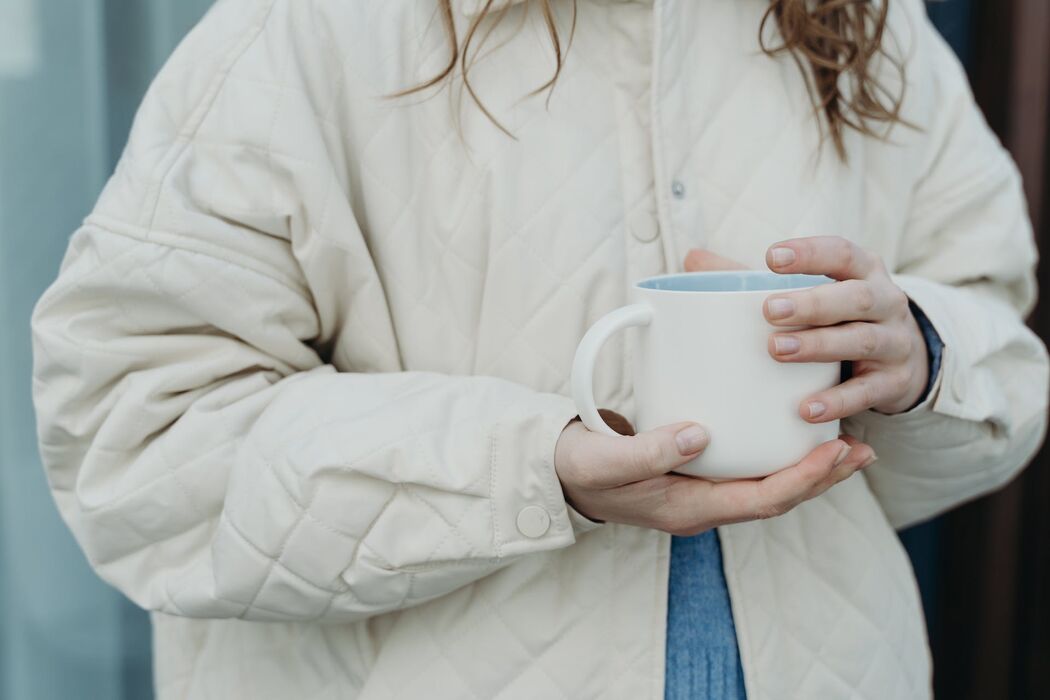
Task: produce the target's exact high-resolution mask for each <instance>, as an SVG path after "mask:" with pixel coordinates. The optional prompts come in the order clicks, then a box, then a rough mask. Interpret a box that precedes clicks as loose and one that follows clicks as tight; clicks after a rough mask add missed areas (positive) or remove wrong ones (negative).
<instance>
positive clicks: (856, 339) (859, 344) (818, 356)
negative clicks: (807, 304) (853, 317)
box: [769, 321, 911, 362]
mask: <svg viewBox="0 0 1050 700" xmlns="http://www.w3.org/2000/svg"><path fill="white" fill-rule="evenodd" d="M910 351H911V348H910V345H909V344H908V343H906V342H903V341H902V340H901V339H900V338H899V337H898V335H897V334H896V333H895V332H894V331H893V330H891V329H890V327H889V326H887V325H885V324H881V323H865V322H863V321H857V322H856V323H846V324H843V325H841V326H830V327H827V328H811V329H809V330H804V331H795V332H793V333H774V334H773V335H771V336H770V337H769V354H770V355H771V356H772V357H773V359H775V360H777V361H778V362H840V361H844V360H880V361H893V360H898V359H903V358H905V357H907V356H908V353H909V352H910Z"/></svg>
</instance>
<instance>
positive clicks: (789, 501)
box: [555, 420, 875, 535]
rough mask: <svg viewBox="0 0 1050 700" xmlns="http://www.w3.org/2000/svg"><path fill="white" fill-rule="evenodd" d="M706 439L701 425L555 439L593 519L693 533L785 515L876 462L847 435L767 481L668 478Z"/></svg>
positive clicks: (570, 430)
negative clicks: (626, 433)
mask: <svg viewBox="0 0 1050 700" xmlns="http://www.w3.org/2000/svg"><path fill="white" fill-rule="evenodd" d="M631 432H633V431H631ZM708 440H709V438H708V436H707V432H706V431H705V430H704V429H703V428H702V427H701V426H699V425H697V424H696V423H676V424H674V425H668V426H664V427H662V428H656V429H654V430H650V431H647V432H643V433H639V434H637V435H618V436H615V437H614V436H610V435H603V434H600V433H593V432H591V431H589V430H588V429H587V428H586V427H585V426H584V425H583V423H581V422H580V421H578V420H576V421H573V422H571V423H569V425H567V426H566V427H565V429H564V430H563V431H562V434H561V437H560V438H559V439H558V444H557V447H556V448H555V468H556V470H557V472H558V478H559V479H560V480H561V485H562V490H563V492H564V494H565V499H566V501H567V502H568V503H569V505H571V506H572V507H573V508H575V509H576V510H577V511H578V512H579V513H580V514H581V515H583V516H585V517H587V518H590V519H591V520H597V521H610V522H617V523H625V524H627V525H637V526H639V527H648V528H652V529H656V530H663V531H664V532H669V533H671V534H673V535H695V534H698V533H701V532H704V531H705V530H709V529H711V528H713V527H718V526H720V525H727V524H729V523H738V522H743V521H745V520H758V519H764V518H772V517H774V516H777V515H781V514H783V513H786V512H787V511H789V510H791V509H792V508H794V507H795V506H797V505H798V504H799V503H802V502H803V501H806V500H809V499H810V498H814V497H816V496H819V495H820V494H822V493H824V492H825V491H827V490H828V489H829V488H831V487H832V486H834V485H835V484H837V483H838V482H840V481H842V480H844V479H846V478H848V477H850V476H851V475H852V474H853V473H854V472H856V471H858V470H860V469H863V468H864V467H867V466H868V465H870V464H871V463H872V462H874V461H875V451H874V450H872V448H871V447H870V446H868V445H865V444H864V443H861V442H859V441H857V440H855V439H854V438H852V437H849V436H844V437H842V438H841V439H838V440H832V441H830V442H826V443H824V444H822V445H820V446H819V447H817V448H816V449H815V450H813V451H812V452H810V453H809V454H808V455H806V457H805V458H804V459H803V460H802V461H801V462H799V463H798V464H796V465H795V466H793V467H788V468H787V469H783V470H781V471H779V472H777V473H775V474H772V475H770V476H767V477H765V478H763V479H744V480H738V481H725V482H712V481H707V480H706V479H698V478H695V477H690V476H681V475H678V474H671V473H670V472H671V471H672V470H674V469H676V468H677V467H679V466H681V465H683V464H685V463H686V462H688V461H689V460H691V459H693V458H694V457H696V456H697V455H698V454H700V453H701V452H703V451H704V448H706V447H707V444H708Z"/></svg>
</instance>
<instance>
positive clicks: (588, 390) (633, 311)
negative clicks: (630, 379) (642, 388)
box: [571, 304, 653, 436]
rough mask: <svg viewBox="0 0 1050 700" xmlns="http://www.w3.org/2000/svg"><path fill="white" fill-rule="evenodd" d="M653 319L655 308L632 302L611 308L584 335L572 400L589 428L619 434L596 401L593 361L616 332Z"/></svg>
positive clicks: (574, 368) (574, 364)
mask: <svg viewBox="0 0 1050 700" xmlns="http://www.w3.org/2000/svg"><path fill="white" fill-rule="evenodd" d="M652 320H653V309H652V307H650V306H649V305H647V304H632V305H630V306H624V307H621V308H619V309H616V310H615V311H610V312H609V313H607V314H606V315H605V316H603V317H602V318H601V319H599V321H598V322H597V323H595V324H594V325H593V326H591V328H590V330H588V331H587V333H586V334H585V335H584V336H583V340H581V341H580V345H579V347H577V348H576V357H575V359H573V362H572V380H571V384H572V399H573V401H575V402H576V411H577V413H579V414H580V420H582V421H583V424H584V425H585V426H587V429H588V430H591V431H593V432H595V433H604V434H605V435H613V436H618V435H619V433H617V432H616V431H615V430H613V429H612V428H610V427H609V425H608V424H607V423H606V422H605V421H604V420H603V419H602V417H601V415H600V414H599V413H598V407H597V406H595V404H594V363H595V361H596V360H597V359H598V352H599V351H600V350H601V349H602V346H603V345H605V341H607V340H608V339H609V338H611V337H612V335H613V333H616V332H617V331H622V330H623V329H625V328H630V327H631V326H648V325H649V323H650V322H651V321H652Z"/></svg>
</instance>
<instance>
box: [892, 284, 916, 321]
mask: <svg viewBox="0 0 1050 700" xmlns="http://www.w3.org/2000/svg"><path fill="white" fill-rule="evenodd" d="M890 311H891V312H893V313H896V314H897V315H898V316H901V317H904V316H907V315H909V314H911V306H910V304H909V300H908V295H907V294H905V293H904V290H902V289H901V288H900V287H898V286H896V285H893V290H892V291H891V292H890Z"/></svg>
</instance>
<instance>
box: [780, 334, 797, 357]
mask: <svg viewBox="0 0 1050 700" xmlns="http://www.w3.org/2000/svg"><path fill="white" fill-rule="evenodd" d="M801 347H802V343H800V342H799V340H798V338H796V337H795V336H793V335H775V336H773V349H774V350H776V353H777V354H778V355H790V354H792V353H796V352H798V351H799V349H800V348H801Z"/></svg>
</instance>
